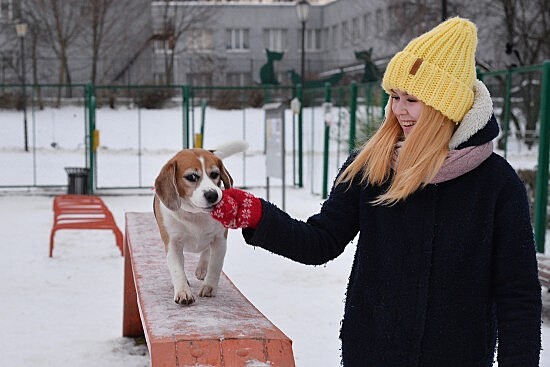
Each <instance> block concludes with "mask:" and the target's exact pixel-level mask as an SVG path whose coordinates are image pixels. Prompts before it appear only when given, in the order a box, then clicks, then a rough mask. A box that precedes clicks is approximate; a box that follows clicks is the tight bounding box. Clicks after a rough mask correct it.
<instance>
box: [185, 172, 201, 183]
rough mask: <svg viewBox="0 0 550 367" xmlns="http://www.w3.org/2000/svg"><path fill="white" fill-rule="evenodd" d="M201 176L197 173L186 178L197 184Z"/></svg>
mask: <svg viewBox="0 0 550 367" xmlns="http://www.w3.org/2000/svg"><path fill="white" fill-rule="evenodd" d="M199 178H200V176H199V175H197V174H196V173H190V174H188V175H187V176H185V179H186V180H187V181H189V182H197V181H198V180H199Z"/></svg>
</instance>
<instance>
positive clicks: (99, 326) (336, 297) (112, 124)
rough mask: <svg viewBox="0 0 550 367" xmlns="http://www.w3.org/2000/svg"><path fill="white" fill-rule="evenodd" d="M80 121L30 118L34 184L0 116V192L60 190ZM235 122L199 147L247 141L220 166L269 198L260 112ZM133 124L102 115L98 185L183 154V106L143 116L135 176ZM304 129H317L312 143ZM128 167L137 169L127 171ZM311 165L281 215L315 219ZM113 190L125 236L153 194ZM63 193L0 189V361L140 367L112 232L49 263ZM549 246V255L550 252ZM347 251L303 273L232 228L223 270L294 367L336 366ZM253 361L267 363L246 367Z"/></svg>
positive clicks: (127, 179)
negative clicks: (284, 341) (56, 206)
mask: <svg viewBox="0 0 550 367" xmlns="http://www.w3.org/2000/svg"><path fill="white" fill-rule="evenodd" d="M83 114H84V111H83V109H82V108H76V107H70V108H69V107H68V108H63V109H59V110H56V109H46V110H43V111H36V112H34V113H33V115H32V118H31V125H30V126H31V130H30V131H31V133H30V137H31V139H30V141H31V146H36V147H37V148H38V149H37V152H36V161H37V162H38V164H37V170H36V171H37V174H36V176H34V177H33V168H32V167H33V166H32V159H33V158H32V156H33V154H32V153H24V152H22V150H21V147H20V146H21V145H22V141H23V140H22V131H21V130H22V129H21V115H20V114H18V113H14V112H7V111H1V112H0V119H1V120H2V125H3V126H2V129H3V131H2V134H0V168H1V169H2V172H3V173H4V174H3V175H2V177H0V185H8V184H14V183H19V184H20V183H21V182H25V183H32V182H33V180H35V181H37V182H38V184H50V185H63V184H65V183H66V174H65V172H64V170H63V167H65V166H81V165H82V164H83V162H84V161H83V153H82V152H83V151H82V146H83V137H82V136H83V133H84V127H83V125H82V123H81V121H83V117H82V115H83ZM174 114H177V115H174ZM196 114H197V115H200V113H199V112H196ZM243 115H244V114H243V113H242V112H239V111H229V112H227V111H215V110H211V109H209V110H207V114H206V116H207V118H208V120H207V124H206V133H205V142H206V144H207V147H213V146H215V145H216V144H218V143H222V142H223V141H224V139H225V140H226V139H228V137H231V139H233V138H239V137H245V138H246V139H247V140H248V141H249V143H250V149H249V153H248V154H249V156H248V157H247V161H246V162H247V163H246V173H244V169H243V167H242V162H243V161H242V160H240V159H236V157H231V158H229V159H228V168H229V170H230V172H231V173H232V175H233V177H234V178H235V182H236V184H237V185H243V184H247V185H249V186H251V187H252V188H250V191H251V192H252V193H253V194H255V195H258V196H262V197H265V196H266V190H265V188H262V187H259V185H265V175H264V172H265V167H263V166H262V164H263V162H264V161H263V159H264V158H263V155H261V151H262V149H263V145H262V142H263V124H262V121H263V117H262V116H263V112H262V111H261V110H250V111H247V112H246V115H245V116H246V117H245V119H246V122H242V123H241V122H239V121H240V120H243ZM136 116H138V112H136V111H135V110H131V109H125V108H120V109H119V110H109V109H102V110H100V111H98V128H99V129H100V130H101V148H100V152H99V154H98V162H99V167H100V170H101V171H100V178H98V183H99V182H100V183H102V184H104V185H105V186H108V185H109V184H112V183H113V182H115V180H117V181H116V185H133V184H136V182H138V181H139V180H141V183H142V185H143V186H147V183H152V181H153V179H154V177H155V176H156V174H157V173H158V171H159V170H160V167H161V165H162V164H163V163H164V162H165V161H166V159H168V158H169V157H170V156H171V155H173V153H174V152H175V151H176V150H177V149H178V147H179V146H181V138H180V137H181V126H180V127H179V130H178V124H179V121H180V120H181V111H180V110H177V109H173V110H167V111H141V112H139V123H140V125H141V127H142V132H143V135H144V139H143V140H142V142H141V144H142V148H144V151H146V153H147V154H146V155H143V157H142V158H143V160H142V163H143V167H142V172H141V176H139V177H138V174H137V173H136V172H137V163H136V164H134V163H135V162H137V161H136V158H135V154H136V151H137V149H139V147H138V145H137V144H136V141H137V140H139V139H138V133H137V131H138V130H137V127H136V126H135V125H136V124H135V121H136V118H137V117H136ZM174 116H175V117H174ZM286 118H287V121H290V120H291V119H292V117H291V116H288V115H287V117H286ZM311 120H312V119H311ZM235 121H236V122H235ZM304 121H306V125H305V126H304V128H305V129H304V131H305V134H306V136H307V137H308V138H306V139H305V141H304V144H305V150H306V151H308V150H315V151H318V150H320V147H322V134H321V132H322V131H323V130H322V125H321V126H314V125H313V123H312V124H311V126H310V125H309V121H310V116H306V118H305V119H304ZM245 125H246V129H245ZM170 129H173V130H170ZM289 130H290V129H289ZM174 131H175V132H174ZM312 131H316V132H317V133H315V134H314V136H315V137H314V138H312V139H311V140H310V138H309V137H310V136H313V134H311V132H312ZM52 142H55V143H56V148H53V147H52V146H51V143H52ZM289 146H290V143H287V147H289ZM315 147H318V148H315ZM317 155H318V154H317ZM334 156H339V159H344V158H345V156H346V154H345V152H344V153H341V152H339V153H338V154H333V155H331V172H330V173H329V180H332V179H333V177H334V175H335V170H336V167H337V162H335V161H333V160H334ZM317 158H318V157H317ZM508 159H509V160H510V162H511V163H512V165H514V166H515V167H522V168H529V167H533V166H534V165H536V150H535V151H534V152H533V151H527V150H526V149H525V148H523V151H519V149H517V150H514V151H513V152H510V154H509V155H508ZM129 161H131V162H133V163H132V164H128V162H129ZM312 162H313V160H312V159H311V158H306V159H305V166H304V173H305V175H304V176H305V180H306V181H305V184H304V188H302V189H297V188H292V187H287V189H286V202H285V204H286V205H285V206H286V210H287V211H288V212H289V213H290V214H291V215H293V216H294V217H297V218H302V219H305V218H307V217H308V216H310V215H311V214H313V213H315V212H316V211H317V210H318V209H319V207H320V204H321V202H322V199H321V198H320V197H319V196H318V195H313V194H312V192H316V193H318V192H320V189H319V182H317V181H320V180H317V181H314V180H311V179H309V177H311V176H312V175H311V173H313V172H314V171H315V170H316V169H317V168H314V167H313V164H312ZM315 164H316V163H315ZM289 166H290V164H289ZM287 169H291V168H288V167H287ZM315 172H318V171H315ZM316 174H317V175H318V173H316ZM289 177H291V173H290V174H289ZM280 189H281V188H280V184H279V182H276V184H275V185H274V186H273V187H272V188H271V200H272V201H273V202H274V203H275V204H277V205H279V206H282V203H281V198H282V195H281V190H280ZM113 192H114V191H113V190H104V191H103V192H100V194H101V197H102V198H103V200H104V201H105V203H106V204H107V205H108V207H109V208H110V209H111V211H112V212H113V214H114V216H115V219H116V221H117V223H118V226H119V227H120V228H121V229H123V228H124V213H126V212H150V211H151V207H152V192H151V191H149V190H126V191H124V190H118V192H123V194H113ZM59 193H63V192H62V191H55V190H51V191H48V190H21V189H19V190H9V191H8V190H5V191H1V192H0V207H1V208H3V213H4V214H3V215H2V218H1V219H2V220H1V221H0V233H2V234H3V241H1V244H0V246H1V250H2V255H1V256H0V279H2V280H3V281H2V282H1V283H0V300H1V302H0V330H1V331H2V333H1V337H0V338H1V339H0V345H1V346H2V352H1V353H0V361H1V363H0V364H1V365H5V366H19V367H26V366H29V367H30V366H35V365H44V366H53V367H57V366H83V367H86V366H104V367H111V366H113V367H114V366H129V367H137V366H148V365H149V357H148V354H147V347H146V345H145V344H144V340H143V339H130V338H123V337H122V336H121V334H122V302H123V258H122V257H121V256H120V253H119V250H118V248H117V247H116V245H115V238H114V235H113V234H112V232H110V231H92V230H85V231H80V230H78V231H68V230H62V231H59V232H57V234H56V237H55V249H54V257H53V258H49V257H48V243H49V235H50V230H51V226H52V223H53V218H52V216H53V212H52V203H53V195H54V194H59ZM547 242H548V235H547ZM548 247H550V246H548V245H547V246H546V249H547V253H549V252H550V251H549V249H548ZM354 250H355V248H354V244H350V245H349V246H348V248H347V249H346V250H345V252H344V253H343V254H342V255H341V256H340V257H338V258H337V259H335V260H334V261H331V262H329V263H327V264H326V265H323V266H317V267H312V266H305V265H301V264H297V263H294V262H292V261H290V260H288V259H285V258H283V257H280V256H277V255H273V254H270V253H268V252H267V251H264V250H262V249H259V248H254V247H251V246H249V245H246V244H245V243H244V241H243V239H242V236H241V235H240V231H230V233H229V237H228V251H227V255H226V260H225V265H224V271H225V273H226V274H227V275H228V276H229V278H230V279H231V280H232V281H233V282H234V284H235V285H236V286H237V287H238V288H239V289H240V290H241V292H242V293H243V294H244V295H245V296H246V297H247V298H248V299H249V300H250V301H251V302H252V303H253V304H254V305H255V306H256V307H257V308H258V309H259V310H260V311H261V312H262V313H263V314H264V315H266V316H267V317H268V318H269V319H270V320H271V321H272V322H273V323H274V324H275V325H276V326H277V327H279V328H280V329H281V330H282V331H283V332H284V333H285V334H286V335H288V336H289V337H290V338H291V339H292V340H293V350H294V354H295V358H296V365H297V366H299V367H309V366H311V367H314V366H315V367H317V366H338V365H339V363H340V358H339V357H340V350H339V349H340V341H339V339H338V332H339V328H340V321H341V318H342V314H343V307H344V297H345V289H346V284H347V280H348V275H349V271H350V269H351V263H352V261H353V255H354ZM543 297H544V301H545V304H546V309H549V308H550V293H548V292H546V291H543ZM171 298H172V295H171V293H169V294H167V296H166V299H167V302H170V303H171V302H172V299H171ZM197 302H201V299H198V300H197ZM182 312H185V308H182ZM549 319H550V315H548V314H546V317H545V321H546V322H545V323H544V324H543V328H542V329H543V346H544V347H546V348H545V349H544V350H543V351H542V352H541V363H540V365H541V366H550V326H548V320H549ZM250 365H251V366H261V365H264V364H262V363H261V362H257V361H251V362H250Z"/></svg>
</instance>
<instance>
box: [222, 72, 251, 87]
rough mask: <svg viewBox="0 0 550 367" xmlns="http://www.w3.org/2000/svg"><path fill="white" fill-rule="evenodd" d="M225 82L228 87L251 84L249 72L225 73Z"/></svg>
mask: <svg viewBox="0 0 550 367" xmlns="http://www.w3.org/2000/svg"><path fill="white" fill-rule="evenodd" d="M225 84H226V85H227V86H230V87H244V86H247V85H250V84H252V78H251V76H250V73H227V74H226V76H225Z"/></svg>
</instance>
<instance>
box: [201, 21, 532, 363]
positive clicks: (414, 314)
mask: <svg viewBox="0 0 550 367" xmlns="http://www.w3.org/2000/svg"><path fill="white" fill-rule="evenodd" d="M476 46H477V32H476V27H475V25H474V24H473V23H471V22H470V21H468V20H466V19H461V18H452V19H449V20H447V21H445V22H443V23H441V24H440V25H438V26H437V27H435V28H434V29H432V30H431V31H429V32H427V33H425V34H423V35H421V36H419V37H418V38H415V39H414V40H412V41H411V42H410V43H409V44H408V45H407V46H406V47H405V49H404V50H403V51H401V52H399V53H397V54H396V55H395V56H394V57H393V58H392V60H391V61H390V63H389V65H388V67H387V69H386V71H385V74H384V78H383V81H382V86H383V88H384V89H385V90H386V92H387V93H389V94H390V96H391V99H390V100H389V104H388V106H387V111H386V112H387V113H386V119H385V121H384V123H383V124H382V126H381V127H380V129H379V130H378V132H377V133H376V134H375V135H374V136H373V137H372V138H371V139H370V141H368V142H367V143H366V145H365V146H364V147H363V148H362V149H361V150H360V151H359V152H358V153H356V154H353V155H352V156H351V157H350V158H349V159H348V161H347V162H346V163H345V164H344V166H343V167H342V170H341V172H340V174H339V175H338V177H337V179H336V181H335V184H334V187H333V189H332V191H331V193H330V196H329V198H328V199H327V200H326V201H325V203H324V204H323V206H322V208H321V211H320V212H319V213H318V214H316V215H313V216H311V217H310V218H309V219H308V220H307V222H302V221H299V220H295V219H292V218H291V217H290V216H288V215H287V214H286V213H284V212H282V211H281V210H280V209H278V208H277V207H275V206H274V205H272V204H270V203H269V202H267V201H264V200H262V199H259V198H256V197H254V196H252V195H251V194H249V193H247V192H245V191H241V190H237V189H229V190H225V191H224V195H223V200H222V202H221V203H220V204H219V205H218V206H217V207H216V208H215V209H214V211H213V212H212V216H213V217H214V218H216V219H218V220H219V221H220V222H221V223H222V224H223V225H224V226H226V227H228V228H243V231H242V234H243V236H244V239H245V240H246V242H247V243H249V244H252V245H254V246H260V247H263V248H265V249H267V250H269V251H272V252H274V253H277V254H280V255H283V256H286V257H288V258H290V259H292V260H295V261H298V262H301V263H305V264H323V263H326V262H327V261H329V260H332V259H334V258H335V257H337V256H338V255H340V254H341V253H342V252H343V251H344V248H345V246H346V245H347V244H348V243H349V242H350V241H352V240H353V239H354V238H355V237H356V235H357V234H358V233H359V238H358V241H357V250H356V255H355V259H354V263H353V267H352V269H351V274H350V278H349V284H348V289H347V293H346V305H345V310H344V311H345V312H344V319H343V322H342V328H341V332H340V338H341V340H342V364H343V366H345V367H350V366H353V367H355V366H357V367H370V366H372V367H400V366H403V367H405V366H407V367H409V366H433V367H455V366H456V367H487V366H491V365H492V364H493V360H494V359H495V351H496V348H497V347H496V346H497V344H498V352H497V353H496V354H497V359H498V362H499V363H498V365H499V367H510V366H517V367H520V366H521V367H535V366H538V362H539V351H540V322H541V319H540V316H541V293H540V284H539V282H538V277H537V266H536V260H535V249H534V242H533V233H532V227H531V223H530V217H529V208H528V203H527V197H526V193H525V188H524V186H523V184H522V182H521V181H520V180H519V178H518V176H517V175H516V173H515V171H514V169H513V168H512V167H511V166H510V165H509V164H508V163H507V162H506V161H505V160H504V159H503V158H502V157H501V156H499V155H497V154H495V153H493V145H492V140H493V139H494V138H495V137H496V136H497V135H498V125H497V122H496V120H495V118H494V116H493V113H492V102H491V97H490V95H489V92H488V91H487V88H486V87H485V86H484V85H483V83H482V82H480V81H477V80H476V79H475V49H476ZM497 338H498V343H497Z"/></svg>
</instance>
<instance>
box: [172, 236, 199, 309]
mask: <svg viewBox="0 0 550 367" xmlns="http://www.w3.org/2000/svg"><path fill="white" fill-rule="evenodd" d="M166 262H167V263H168V269H169V271H170V276H171V277H172V285H173V286H174V301H175V302H176V303H179V304H180V305H190V304H192V303H193V302H195V297H193V293H191V288H189V281H188V280H187V277H186V276H185V269H184V262H185V258H184V256H183V249H182V248H181V247H180V246H178V245H176V244H174V243H169V244H168V252H167V253H166Z"/></svg>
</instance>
